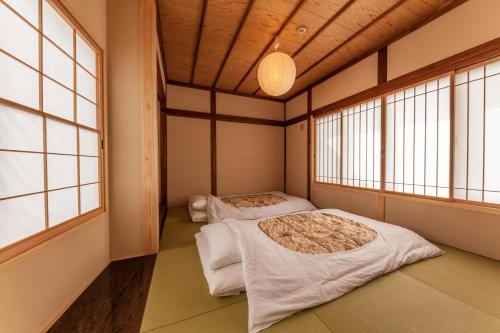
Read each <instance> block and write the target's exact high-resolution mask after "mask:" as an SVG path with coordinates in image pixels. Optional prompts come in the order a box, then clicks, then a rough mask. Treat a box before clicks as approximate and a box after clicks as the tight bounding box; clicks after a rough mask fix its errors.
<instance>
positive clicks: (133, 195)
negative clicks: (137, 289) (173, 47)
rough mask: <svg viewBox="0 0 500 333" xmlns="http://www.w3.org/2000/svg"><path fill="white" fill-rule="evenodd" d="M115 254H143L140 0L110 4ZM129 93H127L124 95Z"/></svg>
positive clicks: (112, 250) (113, 249)
mask: <svg viewBox="0 0 500 333" xmlns="http://www.w3.org/2000/svg"><path fill="white" fill-rule="evenodd" d="M108 6H109V7H108V8H109V12H110V13H113V15H109V20H108V40H109V52H108V54H107V57H108V59H109V71H108V73H109V81H110V89H109V103H110V108H111V112H110V123H111V124H112V128H111V129H110V160H111V164H110V209H111V210H112V211H113V212H112V213H111V221H110V230H111V257H112V258H114V259H116V258H126V257H132V256H137V255H140V254H142V253H143V250H144V246H143V238H142V236H141V237H137V235H142V212H141V205H140V204H138V203H140V202H141V193H142V180H141V126H140V124H141V114H140V110H141V96H140V86H139V83H140V82H141V73H140V70H141V68H140V61H141V60H140V52H139V46H140V35H139V1H138V0H134V1H127V2H126V3H123V2H122V1H119V0H111V1H109V3H108ZM124 96H126V98H124Z"/></svg>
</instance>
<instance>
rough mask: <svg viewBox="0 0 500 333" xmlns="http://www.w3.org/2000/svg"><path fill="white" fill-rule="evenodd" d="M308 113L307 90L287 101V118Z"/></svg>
mask: <svg viewBox="0 0 500 333" xmlns="http://www.w3.org/2000/svg"><path fill="white" fill-rule="evenodd" d="M306 113H307V92H305V93H303V94H300V95H299V96H297V97H295V98H294V99H292V100H290V101H288V102H287V103H286V119H285V120H289V119H293V118H295V117H298V116H301V115H303V114H306Z"/></svg>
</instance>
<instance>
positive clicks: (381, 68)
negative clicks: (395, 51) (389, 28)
mask: <svg viewBox="0 0 500 333" xmlns="http://www.w3.org/2000/svg"><path fill="white" fill-rule="evenodd" d="M377 60H378V62H377V83H378V84H381V83H384V82H387V46H384V47H383V48H381V49H380V50H378V53H377Z"/></svg>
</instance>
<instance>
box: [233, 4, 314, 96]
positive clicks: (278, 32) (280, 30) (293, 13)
mask: <svg viewBox="0 0 500 333" xmlns="http://www.w3.org/2000/svg"><path fill="white" fill-rule="evenodd" d="M304 2H305V0H299V2H297V4H296V5H295V8H294V9H293V10H292V12H291V13H290V14H289V15H288V16H287V18H286V19H285V21H284V22H283V23H282V24H281V26H280V28H279V29H278V31H276V33H275V34H274V35H273V37H272V38H271V40H270V41H269V43H267V45H266V47H264V49H263V50H262V51H261V52H260V54H259V55H258V56H257V58H256V59H255V61H254V62H253V63H252V65H251V66H250V67H249V68H248V70H247V71H246V72H245V75H243V77H242V78H241V80H240V81H239V82H238V84H237V85H236V88H234V89H233V91H236V90H238V88H239V87H240V85H241V84H242V83H243V82H244V81H245V79H246V78H247V76H248V75H249V74H250V72H251V71H252V69H253V68H254V67H255V66H256V65H257V63H258V62H259V60H260V59H261V58H262V57H263V56H264V54H265V53H266V52H267V50H269V48H270V47H271V46H272V45H273V43H274V39H275V38H276V37H279V35H280V34H281V32H282V31H283V29H285V27H286V25H287V24H288V23H289V22H290V20H291V19H292V18H293V17H294V16H295V14H296V13H297V11H298V10H299V9H300V8H301V7H302V5H303V4H304ZM259 90H260V87H259V88H257V90H255V91H254V92H253V93H252V95H255V94H256V93H257V91H259Z"/></svg>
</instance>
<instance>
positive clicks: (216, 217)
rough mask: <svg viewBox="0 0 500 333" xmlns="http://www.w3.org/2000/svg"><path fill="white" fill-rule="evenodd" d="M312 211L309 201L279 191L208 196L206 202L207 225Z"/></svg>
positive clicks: (312, 207)
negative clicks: (229, 220) (227, 220)
mask: <svg viewBox="0 0 500 333" xmlns="http://www.w3.org/2000/svg"><path fill="white" fill-rule="evenodd" d="M314 209H316V207H314V205H313V204H312V203H311V202H310V201H308V200H306V199H303V198H300V197H296V196H293V195H289V194H285V193H283V192H279V191H274V192H264V193H255V194H244V195H232V196H223V197H216V196H209V197H208V200H207V214H208V223H217V222H222V221H224V220H226V219H237V220H253V219H258V218H263V217H270V216H278V215H283V214H290V213H295V212H301V211H307V210H314Z"/></svg>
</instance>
